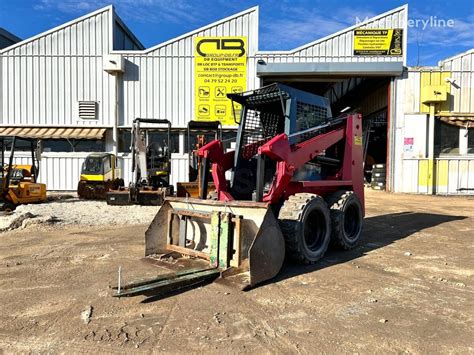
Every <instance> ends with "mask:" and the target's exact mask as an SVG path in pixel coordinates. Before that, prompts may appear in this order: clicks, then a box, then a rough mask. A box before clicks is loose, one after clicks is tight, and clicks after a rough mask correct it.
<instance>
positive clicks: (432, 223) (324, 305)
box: [0, 191, 474, 354]
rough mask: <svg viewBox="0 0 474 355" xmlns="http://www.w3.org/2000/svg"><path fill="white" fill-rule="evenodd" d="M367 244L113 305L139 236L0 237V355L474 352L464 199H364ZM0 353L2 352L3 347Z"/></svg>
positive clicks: (67, 232) (470, 249) (137, 264)
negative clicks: (237, 279) (229, 282)
mask: <svg viewBox="0 0 474 355" xmlns="http://www.w3.org/2000/svg"><path fill="white" fill-rule="evenodd" d="M366 200H367V202H366V204H367V216H366V219H365V229H364V235H363V240H362V243H361V245H360V247H358V248H357V249H355V250H353V251H351V252H329V253H328V254H327V256H326V257H325V258H324V260H322V261H321V262H320V263H318V264H317V265H313V266H306V267H302V266H295V265H289V264H288V265H285V266H284V269H283V271H282V272H281V274H280V275H279V276H278V277H277V279H276V280H274V282H271V283H268V284H266V285H264V286H261V287H258V288H256V289H253V290H251V291H248V292H242V291H239V290H236V289H233V288H230V287H228V286H226V285H223V284H220V283H213V284H210V285H206V286H203V287H200V288H197V289H194V290H191V291H187V292H183V293H181V294H178V295H173V296H171V297H167V298H162V299H159V300H156V301H154V302H149V303H142V302H141V301H142V300H143V298H140V297H135V298H122V299H117V298H112V297H111V293H112V290H111V289H110V286H111V285H115V284H116V280H117V268H118V266H122V270H123V278H124V281H132V280H133V279H134V278H136V277H137V276H139V275H140V276H151V275H154V274H156V273H158V272H159V271H158V270H157V269H156V267H152V266H149V265H145V264H143V263H142V262H141V261H139V259H140V257H141V256H142V255H143V252H144V247H143V243H144V238H143V235H144V231H145V229H146V227H145V226H139V227H137V226H110V227H108V228H103V227H101V228H99V227H81V228H79V227H77V226H76V227H70V228H69V229H59V230H49V231H48V230H45V231H35V230H34V229H29V230H28V229H24V230H19V231H12V232H8V233H3V234H0V241H1V242H0V349H3V351H5V352H50V353H57V352H72V351H78V352H79V351H81V352H85V351H87V352H94V353H98V352H101V353H102V352H120V353H123V352H127V351H130V350H134V351H143V352H151V351H154V352H155V351H166V352H172V353H184V352H211V353H218V352H219V353H222V352H226V353H228V352H234V353H235V352H252V353H253V352H260V353H262V352H263V353H275V352H277V353H315V352H316V353H321V352H323V353H349V352H351V353H352V352H361V353H426V354H427V353H469V352H470V353H473V352H474V336H473V334H474V322H473V318H474V293H473V291H474V287H473V286H474V278H473V276H474V258H473V255H474V223H473V221H474V219H473V218H474V199H473V198H454V197H432V196H409V195H392V194H387V193H384V192H375V191H368V192H367V198H366ZM0 352H2V351H1V350H0Z"/></svg>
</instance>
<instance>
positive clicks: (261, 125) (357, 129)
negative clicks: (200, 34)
mask: <svg viewBox="0 0 474 355" xmlns="http://www.w3.org/2000/svg"><path fill="white" fill-rule="evenodd" d="M228 97H229V98H230V99H231V100H233V101H235V102H237V103H239V104H241V105H242V111H241V115H240V119H239V120H238V121H237V122H238V124H239V128H238V133H237V141H236V149H235V150H234V151H229V152H225V151H224V148H223V144H222V141H221V140H214V141H211V142H209V143H208V144H206V145H205V146H203V147H202V148H200V149H199V151H198V153H197V154H198V155H199V156H200V157H201V159H202V163H201V169H202V170H201V183H202V186H201V188H200V196H199V198H177V197H168V198H167V199H166V200H165V202H164V204H163V206H161V208H160V210H159V212H158V213H157V215H156V216H155V218H154V220H153V222H152V223H151V225H150V226H149V228H148V230H147V231H146V235H145V255H146V258H145V259H146V260H148V261H151V262H152V263H154V264H157V265H160V266H163V265H165V266H166V267H167V268H168V269H171V270H174V272H171V273H167V274H165V275H162V276H159V277H157V278H155V279H152V280H147V281H141V282H138V283H132V284H129V285H126V286H124V287H120V288H118V290H117V292H116V293H115V295H116V296H119V297H121V296H134V295H147V296H152V295H157V294H160V293H163V292H167V291H170V290H173V291H175V290H177V289H179V288H183V287H189V286H190V285H196V284H199V283H203V282H206V281H210V280H213V279H216V278H218V277H222V278H223V279H224V280H229V281H232V282H233V283H234V282H235V283H238V284H239V285H240V286H242V288H243V289H245V288H248V287H252V286H255V285H257V284H259V283H262V282H263V281H266V280H269V279H271V278H273V277H275V276H276V275H277V274H278V272H279V271H280V269H281V267H282V264H283V261H284V259H285V256H286V257H287V258H288V259H291V260H293V261H296V262H299V263H314V262H316V261H318V260H319V259H320V258H322V257H323V256H324V253H325V252H326V250H327V248H328V245H329V244H333V245H334V246H337V247H340V248H342V249H350V248H353V247H354V246H355V245H356V244H357V242H358V241H359V238H360V235H361V231H362V223H363V217H364V190H363V161H362V153H363V146H362V120H361V116H360V115H359V114H349V115H345V116H340V117H336V118H333V117H332V115H331V109H330V106H329V102H328V101H327V99H325V98H323V97H320V96H316V95H313V94H310V93H307V92H303V91H300V90H297V89H294V88H291V87H288V86H285V85H282V84H272V85H269V86H265V87H263V88H260V89H257V90H252V91H248V92H244V93H239V94H229V95H228ZM228 170H230V171H231V178H230V180H229V181H227V180H226V178H225V176H226V175H225V173H226V171H228ZM210 179H212V182H213V183H214V185H215V189H216V193H215V195H214V196H215V197H214V198H213V199H206V198H207V197H208V194H207V191H206V190H207V186H208V183H209V181H210ZM170 260H171V261H172V262H170Z"/></svg>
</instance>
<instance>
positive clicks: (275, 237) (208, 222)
mask: <svg viewBox="0 0 474 355" xmlns="http://www.w3.org/2000/svg"><path fill="white" fill-rule="evenodd" d="M145 249H146V251H145V255H146V258H147V259H152V260H153V263H155V264H158V265H159V266H161V267H163V266H164V267H167V268H174V269H176V268H177V267H179V265H180V264H181V265H183V266H184V267H185V270H184V271H180V272H174V273H170V274H167V275H164V276H160V277H158V278H156V279H152V280H148V281H145V282H140V283H134V284H130V285H126V286H124V287H123V292H121V293H119V294H117V295H116V296H119V297H122V296H135V295H139V294H148V295H149V294H157V293H158V294H159V293H163V292H169V291H175V290H176V289H178V288H181V287H187V286H189V285H195V284H199V283H202V282H206V281H209V280H210V279H215V278H217V277H218V276H223V277H225V278H226V279H228V280H229V281H230V282H231V283H233V284H237V287H239V288H241V289H248V288H250V287H253V286H255V285H257V284H259V283H262V282H264V281H266V280H269V279H271V278H273V277H275V276H276V275H277V274H278V272H279V271H280V268H281V266H282V265H283V260H284V257H285V242H284V239H283V235H282V233H281V230H280V227H279V226H278V222H277V219H276V218H275V216H274V214H273V212H272V210H271V208H270V207H269V205H268V204H266V203H261V202H260V203H259V202H252V201H231V202H222V201H211V200H199V199H182V198H168V199H166V201H165V202H164V204H163V206H161V208H160V211H159V212H158V214H157V215H156V216H155V218H154V219H153V222H152V223H151V225H150V227H149V228H148V230H147V231H146V234H145ZM169 258H172V259H173V260H172V261H173V262H172V263H170V262H169ZM176 264H178V266H177V265H176ZM190 265H192V267H191V268H189V267H190ZM186 267H187V269H186Z"/></svg>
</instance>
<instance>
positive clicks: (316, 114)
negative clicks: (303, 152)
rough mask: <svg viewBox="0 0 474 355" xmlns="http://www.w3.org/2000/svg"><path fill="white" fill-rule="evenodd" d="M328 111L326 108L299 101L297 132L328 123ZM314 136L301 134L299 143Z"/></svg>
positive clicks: (312, 134) (297, 107) (297, 106)
mask: <svg viewBox="0 0 474 355" xmlns="http://www.w3.org/2000/svg"><path fill="white" fill-rule="evenodd" d="M327 118H328V111H327V108H326V107H321V106H316V105H311V104H307V103H304V102H302V101H298V102H297V104H296V132H300V131H304V130H306V129H309V128H313V127H316V126H319V125H322V124H324V123H326V121H327ZM312 136H314V132H312V133H307V134H301V135H299V136H298V142H302V141H305V140H307V139H309V138H311V137H312Z"/></svg>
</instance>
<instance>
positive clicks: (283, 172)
mask: <svg viewBox="0 0 474 355" xmlns="http://www.w3.org/2000/svg"><path fill="white" fill-rule="evenodd" d="M344 135H345V128H344V127H341V128H339V129H337V130H334V131H331V132H328V133H325V134H321V135H319V136H315V137H313V138H311V139H309V140H307V141H304V142H302V143H299V144H296V145H294V146H293V147H292V146H291V145H290V142H289V140H288V136H287V135H286V134H284V133H283V134H280V135H278V136H276V137H275V138H273V139H271V140H270V141H268V142H267V143H265V144H264V145H263V146H261V147H260V148H259V154H263V155H266V156H268V157H269V158H271V159H272V160H275V161H277V171H276V174H275V179H274V180H273V183H272V186H271V188H270V190H269V192H268V193H267V194H265V196H264V197H263V201H265V202H270V203H275V202H277V201H278V200H280V198H281V197H282V196H283V194H284V192H285V190H286V188H287V186H288V184H289V183H290V181H291V178H292V177H293V173H294V172H295V171H296V170H297V169H298V168H300V167H301V166H303V165H304V164H306V163H307V162H308V161H310V160H312V159H313V158H314V157H316V156H317V155H319V154H321V153H322V152H323V151H324V150H325V149H327V148H329V147H330V146H332V145H334V144H336V143H337V142H339V141H340V140H341V139H343V138H344Z"/></svg>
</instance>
